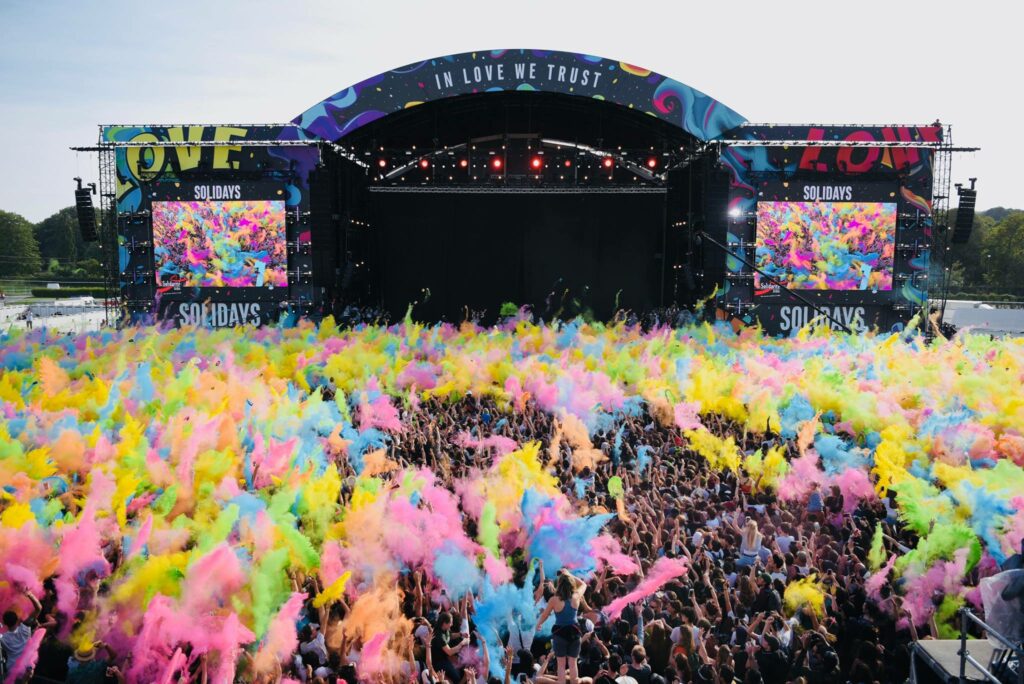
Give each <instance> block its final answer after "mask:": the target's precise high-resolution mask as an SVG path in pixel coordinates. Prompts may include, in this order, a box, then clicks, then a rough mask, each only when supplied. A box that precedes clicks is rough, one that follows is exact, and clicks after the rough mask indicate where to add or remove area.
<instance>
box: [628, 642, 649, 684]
mask: <svg viewBox="0 0 1024 684" xmlns="http://www.w3.org/2000/svg"><path fill="white" fill-rule="evenodd" d="M632 656H633V662H632V663H630V665H629V669H628V670H626V675H627V676H629V677H632V678H633V679H635V680H636V682H637V684H651V666H650V665H649V664H648V663H647V651H645V650H644V647H643V646H639V645H637V646H634V647H633V653H632Z"/></svg>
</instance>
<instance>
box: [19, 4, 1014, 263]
mask: <svg viewBox="0 0 1024 684" xmlns="http://www.w3.org/2000/svg"><path fill="white" fill-rule="evenodd" d="M1022 19H1024V3H1022V2H1019V0H1018V1H1012V2H1005V3H1004V2H995V1H992V2H990V1H989V0H975V1H974V2H968V3H963V2H960V3H954V2H939V1H934V0H931V1H924V2H920V1H917V0H914V1H912V2H911V1H904V0H885V1H883V2H879V1H876V0H856V1H853V0H847V1H845V2H836V1H834V0H833V1H829V0H818V1H816V2H746V1H745V0H743V1H741V0H730V1H728V2H705V3H700V4H697V3H691V2H684V1H683V0H675V1H674V2H660V1H659V2H652V1H649V0H647V1H643V2H640V1H638V0H633V1H623V0H619V1H617V2H606V1H604V0H600V1H598V0H589V1H587V2H578V1H575V0H573V1H566V0H543V1H535V0H511V1H509V2H503V3H496V2H486V1H483V0H476V1H475V2H473V1H462V0H459V1H448V0H434V1H432V2H428V1H426V0H424V1H421V2H419V1H412V0H402V1H393V2H388V1H385V0H361V1H359V2H349V1H347V0H346V1H343V0H334V1H328V0H309V1H306V0H288V1H287V2H282V1H280V0H276V1H273V2H271V1H264V0H238V1H230V2H229V1H227V0H203V1H201V2H199V1H195V0H175V1H174V2H163V3H151V2H145V1H140V0H128V1H124V0H116V1H107V2H100V1H95V2H82V1H80V0H59V1H58V0H0V209H4V210H7V211H15V212H18V213H20V214H23V215H24V216H25V217H26V218H28V219H30V220H32V221H38V220H40V219H42V218H44V217H46V216H48V215H49V214H51V213H53V212H54V211H56V210H58V209H60V208H61V207H65V206H68V205H70V204H72V200H73V197H72V193H71V190H72V188H73V183H72V181H71V178H72V177H73V176H75V175H81V176H84V177H86V178H87V179H88V180H95V177H96V162H95V157H94V156H93V155H88V154H77V153H75V152H71V151H69V150H68V148H69V147H71V146H72V145H81V144H88V143H92V142H94V141H95V140H96V125H97V124H99V123H162V124H166V123H234V122H239V123H265V122H266V123H270V122H284V121H288V120H290V119H291V118H292V117H294V116H295V115H297V114H298V113H300V112H301V111H303V110H304V109H306V108H307V107H308V106H310V105H312V104H314V103H316V102H317V101H319V100H321V99H322V98H323V97H325V96H327V95H329V94H331V93H334V92H336V91H338V90H340V89H341V88H343V87H345V86H348V85H351V84H353V83H355V82H356V81H359V80H361V79H363V78H365V77H367V76H371V75H374V74H377V73H379V72H382V71H386V70H388V69H391V68H394V67H397V66H401V65H404V64H407V63H409V62H415V61H419V60H422V59H426V58H429V57H437V56H441V55H446V54H452V53H457V52H465V51H472V50H489V49H510V48H534V49H537V48H539V49H553V50H565V51H570V52H585V53H589V54H595V55H601V56H604V57H610V58H614V59H618V60H622V61H626V62H630V63H632V64H637V65H641V66H644V67H647V68H649V69H653V70H655V71H657V72H660V73H662V74H665V75H667V76H671V77H673V78H675V79H677V80H680V81H682V82H684V83H686V84H688V85H691V86H693V87H695V88H698V89H700V90H703V91H704V92H706V93H707V94H709V95H711V96H712V97H714V98H716V99H718V100H721V101H722V102H724V103H725V104H727V105H729V106H730V107H732V108H733V109H735V110H736V111H738V112H739V113H740V114H743V115H744V116H746V117H747V118H748V119H749V120H751V121H754V122H773V123H929V122H931V121H934V120H935V119H936V118H940V119H941V120H942V121H943V122H948V123H952V124H953V134H954V142H955V143H957V144H959V145H970V146H977V147H981V148H983V149H982V151H981V152H978V153H974V154H964V155H959V156H957V157H956V158H955V160H954V166H953V175H954V179H966V178H967V177H968V176H978V177H979V179H980V180H979V186H978V187H979V191H980V192H979V198H978V201H979V207H980V208H987V207H992V206H1011V207H1024V189H1022V181H1024V174H1022V170H1021V168H1022V164H1024V159H1022V157H1024V142H1022V140H1024V131H1021V130H1019V129H1020V128H1021V126H1022V124H1021V121H1020V120H1021V113H1022V112H1021V105H1022V101H1024V98H1022V96H1021V89H1022V76H1021V72H1022V67H1024V57H1022V54H1024V52H1022V49H1021V43H1022V41H1024V29H1022ZM0 249H2V248H0Z"/></svg>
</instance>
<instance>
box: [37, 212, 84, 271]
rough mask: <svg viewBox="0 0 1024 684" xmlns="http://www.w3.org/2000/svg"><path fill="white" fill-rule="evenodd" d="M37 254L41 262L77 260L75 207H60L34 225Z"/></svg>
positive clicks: (69, 261) (71, 261) (70, 261)
mask: <svg viewBox="0 0 1024 684" xmlns="http://www.w3.org/2000/svg"><path fill="white" fill-rule="evenodd" d="M35 234H36V240H37V241H38V242H39V254H40V256H42V257H43V263H44V264H45V263H48V262H49V261H50V260H51V259H56V260H57V261H58V262H59V263H62V264H64V263H73V262H75V261H77V260H78V243H77V241H76V240H75V237H76V236H77V234H78V218H77V217H76V216H75V208H74V207H67V208H66V209H61V210H60V211H58V212H57V213H56V214H54V215H53V216H50V217H48V218H45V219H43V220H42V221H40V222H39V223H37V224H36V227H35Z"/></svg>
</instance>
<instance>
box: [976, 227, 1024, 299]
mask: <svg viewBox="0 0 1024 684" xmlns="http://www.w3.org/2000/svg"><path fill="white" fill-rule="evenodd" d="M981 247H982V257H981V258H982V261H983V262H984V263H983V271H984V277H985V284H986V285H989V286H990V287H992V288H994V289H998V290H1002V291H1005V292H1009V293H1018V292H1022V291H1024V280H1022V279H1021V273H1024V211H1015V212H1012V213H1010V214H1007V215H1006V217H1005V218H1003V220H1001V221H999V222H998V223H996V224H995V225H994V226H993V227H992V229H991V230H989V231H987V232H986V233H985V235H984V236H983V239H982V243H981Z"/></svg>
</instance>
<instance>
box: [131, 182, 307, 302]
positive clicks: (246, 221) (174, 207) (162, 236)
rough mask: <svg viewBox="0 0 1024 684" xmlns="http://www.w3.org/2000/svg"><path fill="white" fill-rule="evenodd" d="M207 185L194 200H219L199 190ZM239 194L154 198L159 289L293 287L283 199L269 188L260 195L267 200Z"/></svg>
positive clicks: (155, 263) (154, 253)
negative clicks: (223, 197) (222, 196)
mask: <svg viewBox="0 0 1024 684" xmlns="http://www.w3.org/2000/svg"><path fill="white" fill-rule="evenodd" d="M203 187H204V186H197V187H196V192H195V195H194V196H195V197H207V196H214V197H215V196H217V195H212V194H207V193H205V192H204V193H201V192H199V189H200V188H203ZM240 194H241V193H233V194H231V193H225V196H226V197H228V198H227V199H212V198H208V199H194V198H191V197H188V198H180V199H179V198H156V199H153V201H152V203H151V213H152V231H153V258H154V278H155V280H156V285H157V287H162V288H167V287H172V288H176V289H177V288H242V289H245V290H252V289H260V288H267V289H273V288H287V287H288V284H289V283H288V246H287V245H288V234H287V233H288V228H287V225H288V222H287V211H288V210H287V206H286V202H285V200H284V198H283V197H280V196H279V197H272V193H271V192H267V191H266V190H264V191H263V192H261V193H260V194H262V195H264V197H262V198H247V199H242V198H241V197H240ZM267 195H271V197H270V198H268V197H267ZM261 231H262V232H264V233H267V234H265V235H261V234H260V233H261ZM268 231H269V232H268ZM254 238H255V239H254Z"/></svg>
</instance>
